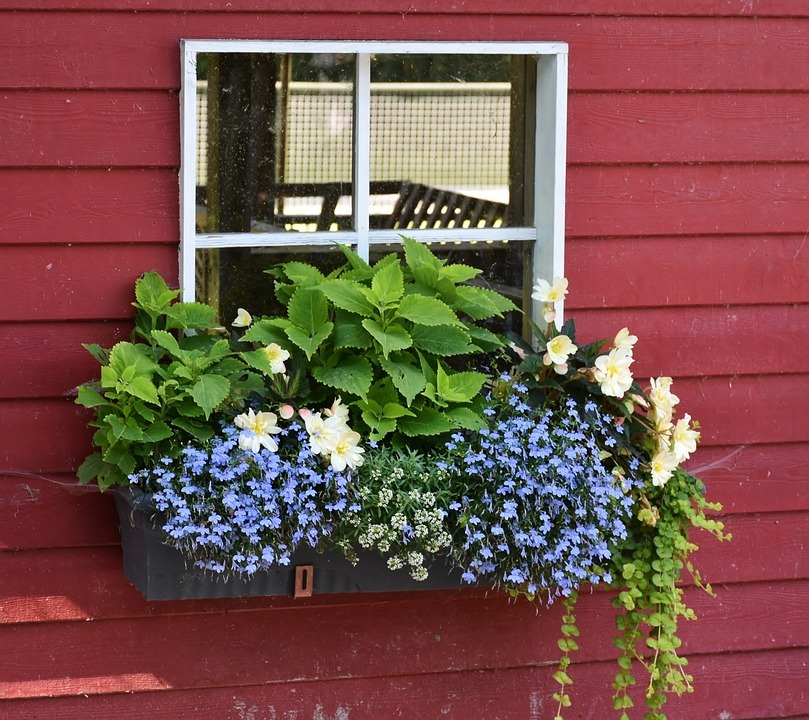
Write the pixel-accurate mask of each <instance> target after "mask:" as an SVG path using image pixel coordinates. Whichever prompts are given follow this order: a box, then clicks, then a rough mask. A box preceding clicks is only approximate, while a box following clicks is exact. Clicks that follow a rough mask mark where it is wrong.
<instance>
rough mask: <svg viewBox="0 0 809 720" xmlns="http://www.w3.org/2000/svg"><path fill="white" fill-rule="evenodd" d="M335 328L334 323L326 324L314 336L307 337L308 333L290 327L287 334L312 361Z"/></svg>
mask: <svg viewBox="0 0 809 720" xmlns="http://www.w3.org/2000/svg"><path fill="white" fill-rule="evenodd" d="M333 328H334V324H333V323H330V322H326V323H324V324H323V325H322V326H321V327H320V329H319V330H318V331H317V332H316V333H315V334H314V335H312V336H310V335H307V333H306V331H304V330H301V329H300V328H297V327H295V326H290V327H288V328H287V329H286V334H287V337H288V338H289V339H290V340H291V341H292V342H293V343H294V344H295V345H297V346H298V347H299V348H300V349H301V350H303V351H304V352H305V353H306V357H307V359H308V360H311V359H312V355H314V354H315V351H316V350H317V349H318V347H320V344H321V343H322V342H323V341H324V340H325V339H326V338H327V337H329V335H331V331H332V329H333Z"/></svg>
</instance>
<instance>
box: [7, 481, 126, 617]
mask: <svg viewBox="0 0 809 720" xmlns="http://www.w3.org/2000/svg"><path fill="white" fill-rule="evenodd" d="M0 518H2V522H0V550H14V549H17V548H50V547H75V546H79V545H110V544H114V545H117V544H119V543H120V538H119V534H118V525H117V520H116V515H115V511H114V509H113V507H112V497H111V496H110V495H109V494H107V495H102V493H100V492H99V490H98V488H97V487H96V486H90V485H78V484H77V482H76V477H75V475H35V474H33V473H20V474H18V475H2V474H0ZM118 554H120V553H118ZM17 557H18V556H17V555H15V554H11V553H2V552H0V558H3V560H2V561H1V562H3V563H4V564H5V565H6V566H7V567H9V572H7V573H6V572H2V571H0V577H2V578H3V583H2V584H3V585H4V586H6V587H8V582H9V578H11V577H12V575H13V573H12V572H11V568H12V567H14V565H15V564H16V563H17V562H18V561H17V560H16V559H15V558H17ZM9 563H11V566H9V565H8V564H9ZM64 567H65V570H67V571H68V572H71V569H70V566H69V565H65V566H64ZM74 577H75V575H74ZM12 584H13V583H12ZM0 604H2V603H0ZM0 622H2V620H0Z"/></svg>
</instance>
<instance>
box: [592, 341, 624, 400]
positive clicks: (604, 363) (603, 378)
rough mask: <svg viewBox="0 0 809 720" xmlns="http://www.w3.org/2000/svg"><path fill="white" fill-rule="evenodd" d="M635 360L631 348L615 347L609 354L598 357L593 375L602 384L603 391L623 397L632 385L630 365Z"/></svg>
mask: <svg viewBox="0 0 809 720" xmlns="http://www.w3.org/2000/svg"><path fill="white" fill-rule="evenodd" d="M633 362H634V358H633V357H632V350H631V349H629V348H613V349H612V350H610V351H609V353H608V354H607V355H601V356H600V357H597V358H596V362H595V367H594V368H593V377H594V378H595V379H596V382H598V383H600V384H601V392H603V393H604V394H605V395H609V396H611V397H617V398H622V397H623V396H624V393H625V392H626V391H627V390H629V388H630V387H631V386H632V371H631V370H630V369H629V366H630V365H631V364H632V363H633Z"/></svg>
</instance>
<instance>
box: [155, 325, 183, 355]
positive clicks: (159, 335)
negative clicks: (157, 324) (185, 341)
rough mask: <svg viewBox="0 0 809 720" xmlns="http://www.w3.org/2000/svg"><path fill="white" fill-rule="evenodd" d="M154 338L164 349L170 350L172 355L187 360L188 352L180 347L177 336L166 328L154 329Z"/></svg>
mask: <svg viewBox="0 0 809 720" xmlns="http://www.w3.org/2000/svg"><path fill="white" fill-rule="evenodd" d="M152 340H154V342H156V343H157V344H158V345H159V346H160V347H162V348H163V349H164V350H168V352H169V354H170V355H171V356H172V357H175V358H177V359H178V360H182V361H183V362H187V360H188V353H187V352H186V351H184V350H182V349H181V348H180V345H179V343H178V342H177V338H175V337H174V335H172V334H171V333H170V332H167V331H166V330H152Z"/></svg>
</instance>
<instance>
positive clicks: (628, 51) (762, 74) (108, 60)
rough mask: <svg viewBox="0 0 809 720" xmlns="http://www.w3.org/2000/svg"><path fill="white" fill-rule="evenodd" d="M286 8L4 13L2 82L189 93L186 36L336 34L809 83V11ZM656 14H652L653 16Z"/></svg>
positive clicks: (702, 75) (691, 76) (748, 80)
mask: <svg viewBox="0 0 809 720" xmlns="http://www.w3.org/2000/svg"><path fill="white" fill-rule="evenodd" d="M368 1H369V2H372V0H368ZM430 1H435V0H430ZM290 2H294V4H295V6H296V7H295V10H300V9H301V8H302V4H301V3H297V2H295V0H290ZM694 2H695V3H698V2H699V0H694ZM784 2H788V0H784ZM458 7H459V9H461V10H463V9H464V8H465V7H466V3H464V4H463V6H458ZM602 8H603V4H602ZM610 8H612V6H610ZM26 9H28V8H26ZM129 9H130V8H127V10H129ZM211 9H212V10H213V9H214V8H211ZM519 9H520V11H523V10H528V6H526V5H524V4H520V8H519ZM281 10H283V8H281V7H279V8H278V11H276V12H266V5H264V6H263V7H261V8H260V9H258V10H257V11H255V12H252V11H251V12H245V13H244V14H242V13H238V12H199V13H185V12H183V13H160V12H148V11H147V12H138V13H134V12H112V13H107V12H103V11H101V10H98V11H92V10H88V11H85V12H80V13H77V12H69V11H65V12H43V11H30V12H25V13H23V12H14V11H11V12H2V10H0V12H2V16H0V66H2V67H3V68H4V69H5V72H4V73H3V75H2V76H0V87H17V88H40V87H42V88H83V87H95V88H127V89H143V88H171V89H177V88H179V85H180V68H179V47H178V43H179V39H180V38H183V37H185V38H245V39H273V38H275V39H284V40H292V39H308V38H313V37H315V38H324V37H325V38H330V39H340V38H345V39H358V40H359V39H373V40H377V39H380V38H386V39H397V40H463V41H474V40H483V41H486V40H506V39H507V40H536V39H537V38H539V39H543V40H559V41H566V42H568V43H569V45H570V88H571V90H574V91H577V90H597V91H601V90H616V91H627V90H752V91H756V90H761V91H768V90H778V91H785V90H807V89H809V77H807V74H806V73H805V72H804V69H805V68H806V67H807V65H809V45H807V43H806V42H805V38H806V33H807V25H809V20H808V19H806V18H771V19H768V18H764V17H755V18H744V17H739V16H738V15H737V16H736V17H728V18H711V17H704V18H689V17H683V18H670V17H667V18H662V17H659V18H656V17H643V16H641V17H598V16H590V17H587V16H565V15H567V14H568V13H569V12H570V8H569V7H565V9H564V11H563V13H562V15H551V16H539V15H538V14H537V15H536V16H535V17H533V18H532V17H530V16H529V17H526V16H525V15H521V14H509V13H508V12H505V11H501V10H500V9H498V12H497V13H496V14H489V15H488V16H487V17H486V21H485V22H481V18H480V17H479V16H476V15H475V14H471V13H469V12H467V13H465V14H464V13H463V12H461V13H458V14H453V13H447V12H440V11H442V10H446V4H445V3H444V4H442V5H441V6H440V7H433V8H432V11H431V12H423V13H422V12H410V11H408V10H406V11H403V12H394V13H385V12H367V13H364V14H362V15H361V16H360V15H358V14H356V13H353V12H351V11H348V10H347V8H345V7H343V6H341V7H340V8H336V10H337V12H330V13H323V14H314V13H308V12H295V11H292V12H290V11H287V12H281ZM436 11H439V12H436ZM646 11H647V12H646V13H643V15H646V14H647V13H649V14H652V12H653V11H651V12H650V8H648V7H646ZM530 12H531V13H533V12H535V11H534V8H533V7H531V8H530ZM537 12H541V11H537ZM708 14H710V13H708ZM774 47H777V48H778V52H777V53H775V52H773V51H772V49H773V48H774Z"/></svg>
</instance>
